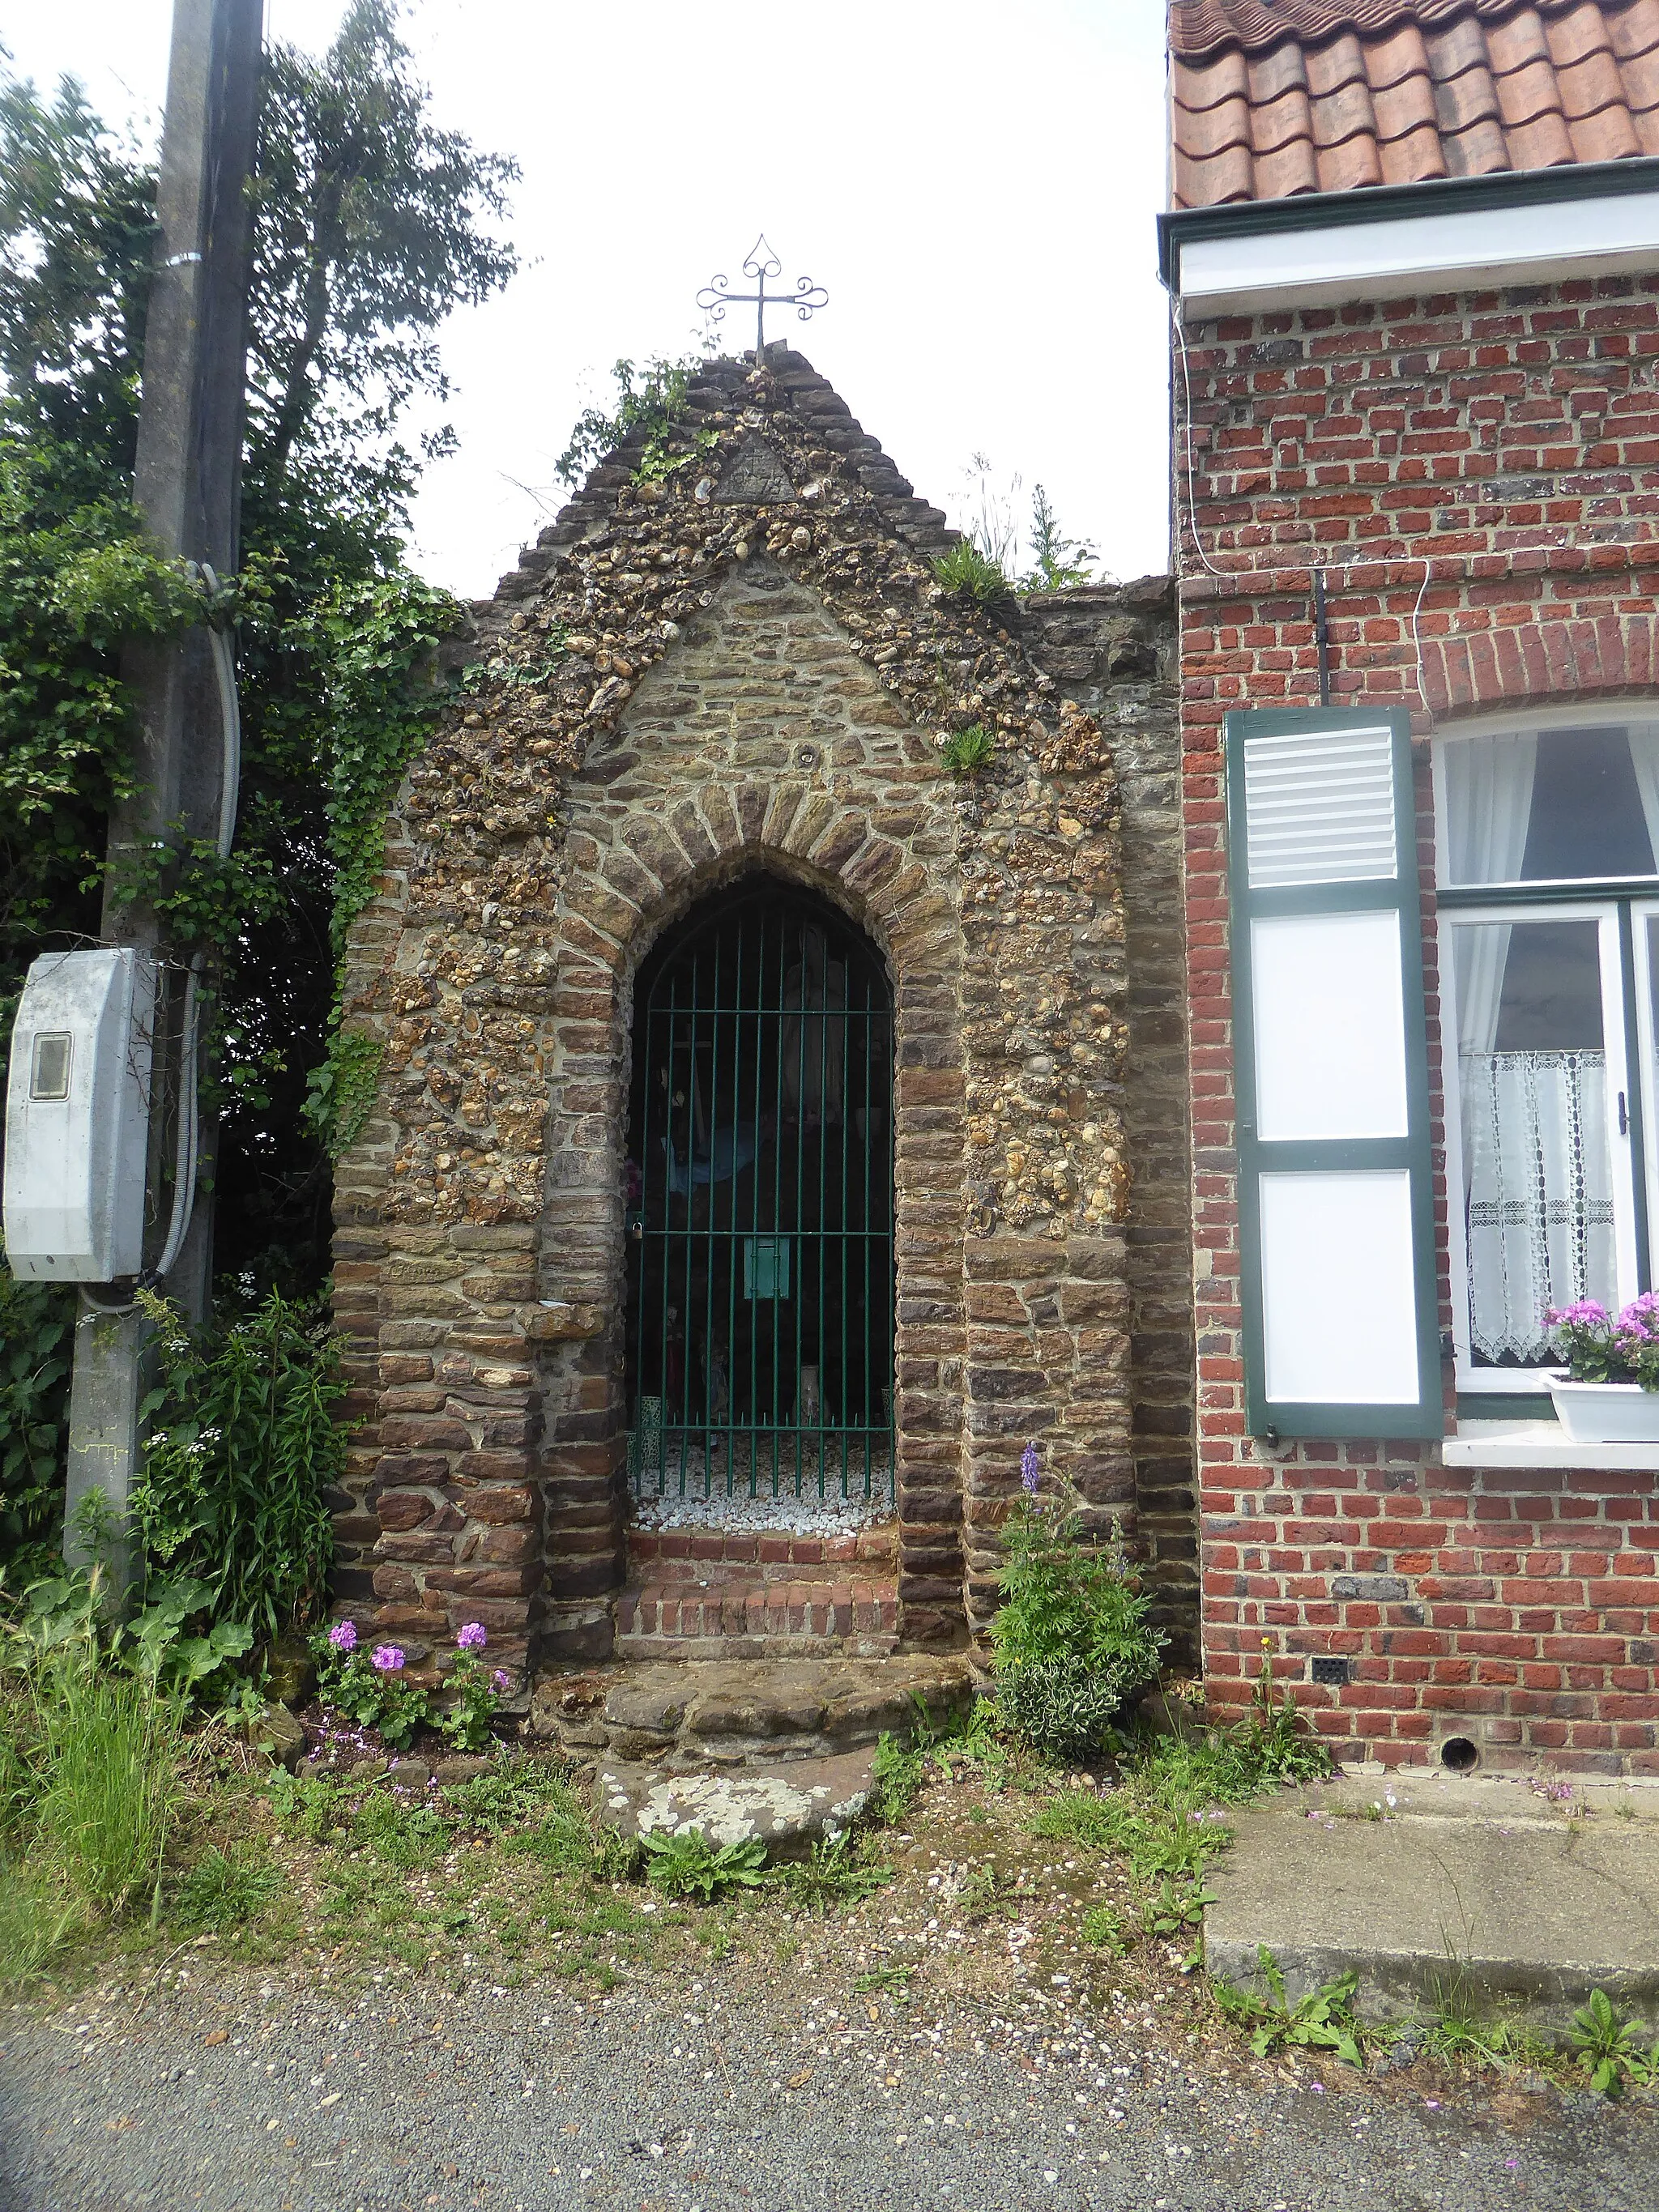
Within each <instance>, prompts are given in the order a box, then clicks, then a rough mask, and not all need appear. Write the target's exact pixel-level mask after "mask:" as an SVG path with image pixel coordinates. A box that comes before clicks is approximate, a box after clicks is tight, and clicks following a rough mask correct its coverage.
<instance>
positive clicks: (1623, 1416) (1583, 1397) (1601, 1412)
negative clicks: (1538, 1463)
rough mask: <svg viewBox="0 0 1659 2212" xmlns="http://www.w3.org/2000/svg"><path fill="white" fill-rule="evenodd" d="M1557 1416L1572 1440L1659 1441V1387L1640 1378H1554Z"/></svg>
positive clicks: (1619, 1442)
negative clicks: (1571, 1380)
mask: <svg viewBox="0 0 1659 2212" xmlns="http://www.w3.org/2000/svg"><path fill="white" fill-rule="evenodd" d="M1550 1395H1551V1397H1552V1398H1553V1399H1554V1401H1555V1418H1556V1419H1557V1420H1558V1421H1559V1423H1560V1424H1561V1432H1562V1434H1563V1435H1564V1436H1565V1437H1566V1439H1567V1441H1568V1443H1575V1444H1659V1390H1644V1389H1643V1388H1642V1386H1641V1384H1640V1383H1568V1382H1565V1381H1562V1380H1558V1379H1557V1378H1556V1377H1555V1376H1551V1378H1550Z"/></svg>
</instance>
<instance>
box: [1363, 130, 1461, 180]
mask: <svg viewBox="0 0 1659 2212" xmlns="http://www.w3.org/2000/svg"><path fill="white" fill-rule="evenodd" d="M1377 152H1378V154H1379V155H1381V157H1382V161H1383V183H1384V184H1385V185H1421V184H1426V183H1427V182H1428V181H1429V180H1430V179H1431V178H1434V177H1443V176H1445V175H1447V174H1448V173H1449V172H1448V170H1447V167H1446V151H1445V148H1444V147H1443V145H1442V144H1441V143H1440V133H1439V131H1437V130H1436V128H1435V126H1434V125H1433V124H1432V123H1425V124H1424V125H1422V127H1421V128H1420V129H1419V130H1416V131H1403V132H1402V133H1401V135H1400V137H1396V138H1384V139H1380V140H1379V141H1378V142H1377Z"/></svg>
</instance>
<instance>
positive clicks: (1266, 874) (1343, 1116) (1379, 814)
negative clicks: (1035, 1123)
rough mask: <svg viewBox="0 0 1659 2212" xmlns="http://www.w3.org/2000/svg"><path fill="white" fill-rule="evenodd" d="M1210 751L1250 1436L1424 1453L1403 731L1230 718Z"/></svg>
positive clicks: (1307, 714)
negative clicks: (1411, 1445) (1375, 1443)
mask: <svg viewBox="0 0 1659 2212" xmlns="http://www.w3.org/2000/svg"><path fill="white" fill-rule="evenodd" d="M1224 742H1225V757H1226V773H1227V842H1228V875H1229V888H1230V894H1231V924H1230V927H1231V941H1232V981H1233V1054H1234V1066H1235V1080H1236V1085H1237V1113H1238V1134H1237V1144H1238V1199H1239V1242H1240V1251H1241V1258H1242V1263H1243V1264H1242V1275H1243V1281H1242V1285H1241V1294H1242V1300H1241V1302H1242V1304H1243V1326H1244V1377H1245V1397H1246V1407H1247V1411H1248V1414H1249V1427H1250V1431H1251V1433H1252V1435H1255V1436H1263V1435H1266V1434H1267V1433H1269V1432H1273V1433H1276V1434H1278V1435H1280V1436H1287V1437H1437V1436H1439V1435H1440V1434H1441V1433H1442V1429H1443V1419H1442V1405H1441V1392H1440V1345H1439V1331H1438V1327H1437V1315H1436V1294H1435V1265H1434V1200H1433V1185H1432V1181H1431V1163H1430V1154H1429V1096H1428V1054H1427V1045H1426V1037H1425V1027H1424V1016H1423V953H1422V933H1421V926H1420V921H1419V907H1418V885H1417V834H1416V821H1415V811H1414V807H1413V798H1412V771H1411V724H1410V718H1409V716H1408V715H1407V714H1404V713H1387V712H1376V711H1373V710H1359V711H1354V710H1346V711H1345V710H1340V709H1324V708H1320V709H1317V710H1315V709H1298V710H1288V709H1287V710H1285V711H1283V712H1268V711H1263V712H1255V713H1244V714H1229V715H1228V716H1227V719H1226V726H1225V740H1224Z"/></svg>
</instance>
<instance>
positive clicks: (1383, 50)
mask: <svg viewBox="0 0 1659 2212" xmlns="http://www.w3.org/2000/svg"><path fill="white" fill-rule="evenodd" d="M1654 4H1655V6H1656V7H1659V0H1654ZM1428 73H1429V56H1428V50H1427V48H1426V47H1425V46H1424V44H1423V33H1422V32H1421V31H1419V29H1418V27H1417V26H1416V24H1415V23H1402V24H1401V26H1400V27H1399V28H1398V29H1397V30H1394V31H1389V32H1388V33H1385V35H1384V36H1383V37H1382V38H1380V39H1371V40H1367V42H1366V46H1365V74H1366V76H1368V77H1370V81H1371V88H1372V89H1373V91H1376V92H1383V91H1384V90H1386V89H1387V88H1388V87H1389V85H1393V84H1400V83H1402V82H1404V81H1405V79H1406V78H1407V77H1413V76H1427V75H1428Z"/></svg>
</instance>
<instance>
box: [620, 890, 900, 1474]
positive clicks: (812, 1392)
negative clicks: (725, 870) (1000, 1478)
mask: <svg viewBox="0 0 1659 2212" xmlns="http://www.w3.org/2000/svg"><path fill="white" fill-rule="evenodd" d="M634 1005H635V1016H634V1064H633V1066H634V1072H633V1085H632V1091H631V1094H630V1098H629V1139H628V1161H627V1167H626V1176H627V1190H626V1197H625V1205H626V1221H627V1231H628V1395H629V1415H630V1420H631V1424H632V1425H631V1431H630V1434H629V1482H630V1485H631V1486H632V1488H633V1492H634V1494H635V1497H636V1498H638V1499H639V1500H640V1501H641V1503H642V1504H645V1503H649V1502H651V1501H653V1500H657V1499H667V1498H713V1497H714V1496H716V1495H719V1496H721V1497H725V1498H735V1497H738V1496H746V1497H750V1498H775V1497H778V1496H780V1495H786V1494H787V1495H788V1496H790V1497H793V1498H806V1497H808V1496H809V1495H810V1496H811V1497H815V1498H818V1499H821V1500H823V1501H824V1502H825V1503H826V1504H829V1503H831V1502H836V1503H839V1502H841V1501H851V1500H853V1499H855V1498H857V1499H867V1500H869V1501H870V1502H871V1503H872V1504H876V1503H878V1502H879V1503H884V1502H885V1501H887V1500H888V1499H889V1498H890V1497H891V1495H892V1485H893V1012H892V993H891V990H890V987H889V985H888V981H887V975H886V970H885V969H884V964H883V963H882V960H881V957H880V955H879V954H878V952H877V951H875V948H874V947H873V946H872V945H871V944H870V943H869V941H868V939H866V938H865V937H864V935H863V934H862V933H861V932H860V931H859V930H858V929H857V928H856V927H854V925H853V924H852V923H850V922H849V921H848V920H847V919H846V917H845V916H844V915H841V914H838V913H837V912H836V909H835V908H833V907H831V906H829V904H828V903H826V902H824V901H823V900H822V899H819V898H816V897H814V896H812V895H811V893H810V892H807V891H804V890H796V889H794V888H793V887H791V886H789V885H787V884H781V883H779V882H777V881H775V879H773V878H769V877H750V878H745V879H744V880H743V881H741V882H740V883H738V884H737V885H736V886H734V887H732V888H731V889H729V890H725V891H722V892H720V893H718V894H716V895H715V896H714V897H712V898H710V899H708V900H706V901H705V902H703V903H702V905H701V906H699V907H697V908H694V910H693V911H692V913H691V914H690V915H689V916H687V918H686V920H685V921H684V923H683V924H679V925H676V926H674V927H671V928H670V929H669V930H668V931H667V932H666V933H665V936H664V939H663V940H662V942H661V943H660V944H659V945H658V947H657V948H656V950H655V951H653V954H652V955H651V957H650V958H649V959H648V960H647V963H645V965H644V966H643V967H642V968H641V971H640V975H639V979H638V981H637V984H636V987H635V1000H634Z"/></svg>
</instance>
